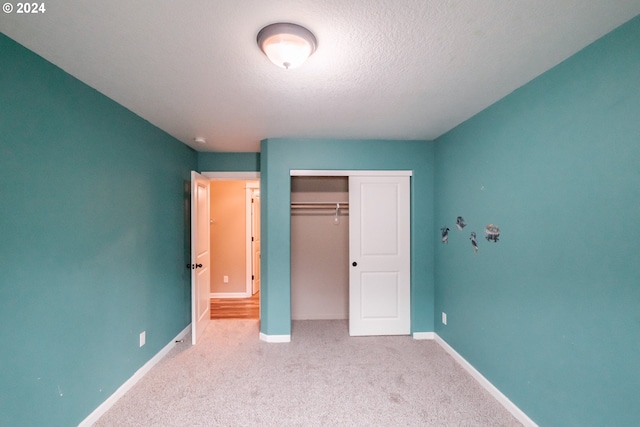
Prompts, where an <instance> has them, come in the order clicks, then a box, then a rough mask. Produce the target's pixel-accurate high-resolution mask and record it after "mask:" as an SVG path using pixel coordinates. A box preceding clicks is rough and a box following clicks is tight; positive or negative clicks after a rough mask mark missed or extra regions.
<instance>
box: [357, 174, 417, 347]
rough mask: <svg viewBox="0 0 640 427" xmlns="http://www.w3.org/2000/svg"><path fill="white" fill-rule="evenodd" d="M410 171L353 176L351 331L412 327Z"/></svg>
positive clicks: (379, 332)
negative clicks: (404, 173) (396, 174)
mask: <svg viewBox="0 0 640 427" xmlns="http://www.w3.org/2000/svg"><path fill="white" fill-rule="evenodd" d="M410 202H411V195H410V178H409V176H369V177H367V176H350V177H349V257H350V263H351V265H350V267H349V268H350V270H349V334H350V335H352V336H363V335H408V334H410V332H411V299H410V298H411V296H410V294H411V254H410V251H411V245H410V239H411V234H410V233H411V226H410V219H411V213H410Z"/></svg>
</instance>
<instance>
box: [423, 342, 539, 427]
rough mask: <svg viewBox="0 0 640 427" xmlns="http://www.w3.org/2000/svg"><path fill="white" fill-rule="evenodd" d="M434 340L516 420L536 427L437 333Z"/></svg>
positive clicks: (527, 426) (530, 426)
mask: <svg viewBox="0 0 640 427" xmlns="http://www.w3.org/2000/svg"><path fill="white" fill-rule="evenodd" d="M435 340H436V342H437V343H438V344H439V345H440V347H442V348H443V349H444V351H446V352H447V353H449V355H451V357H453V359H454V360H455V361H456V362H458V364H459V365H460V366H462V367H463V368H464V370H466V371H467V372H468V373H469V374H471V376H472V377H473V378H474V379H475V380H476V381H478V383H480V385H481V386H482V387H484V389H485V390H487V391H488V392H489V393H491V395H492V396H493V397H494V398H495V399H496V400H497V401H498V402H499V403H500V404H501V405H502V406H504V408H505V409H506V410H507V411H509V412H510V413H511V415H513V416H514V417H515V418H516V419H517V420H518V421H520V422H521V423H522V424H523V425H524V426H525V427H538V425H537V424H536V423H535V422H533V420H532V419H531V418H529V417H528V416H527V414H525V413H524V412H523V411H522V410H521V409H520V408H518V407H517V406H516V405H515V403H513V402H512V401H511V400H509V398H508V397H507V396H505V395H504V394H502V392H501V391H500V390H498V389H497V388H496V386H494V385H493V384H491V382H490V381H489V380H488V379H486V378H485V377H484V375H482V374H481V373H480V372H479V371H478V370H477V369H476V368H474V367H473V365H471V363H469V362H467V361H466V359H465V358H464V357H462V356H461V355H460V354H459V353H458V352H457V351H455V350H454V349H453V347H451V346H450V345H449V344H447V342H446V341H445V340H443V339H442V338H440V336H439V335H438V334H435Z"/></svg>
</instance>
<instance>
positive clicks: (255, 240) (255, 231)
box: [251, 189, 260, 294]
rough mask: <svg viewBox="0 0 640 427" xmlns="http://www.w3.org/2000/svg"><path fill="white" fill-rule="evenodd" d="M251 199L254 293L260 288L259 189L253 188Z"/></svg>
mask: <svg viewBox="0 0 640 427" xmlns="http://www.w3.org/2000/svg"><path fill="white" fill-rule="evenodd" d="M252 201H253V202H252V204H251V221H252V227H251V235H252V242H251V243H252V248H251V249H252V250H251V253H252V279H253V280H252V283H253V289H252V294H255V293H256V292H258V291H259V290H260V189H253V194H252Z"/></svg>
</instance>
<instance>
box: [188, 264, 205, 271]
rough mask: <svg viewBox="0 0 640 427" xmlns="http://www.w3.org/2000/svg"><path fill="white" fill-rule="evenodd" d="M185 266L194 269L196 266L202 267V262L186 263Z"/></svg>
mask: <svg viewBox="0 0 640 427" xmlns="http://www.w3.org/2000/svg"><path fill="white" fill-rule="evenodd" d="M187 268H190V269H191V270H195V269H196V268H202V264H187Z"/></svg>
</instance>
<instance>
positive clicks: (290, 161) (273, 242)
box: [260, 139, 434, 339]
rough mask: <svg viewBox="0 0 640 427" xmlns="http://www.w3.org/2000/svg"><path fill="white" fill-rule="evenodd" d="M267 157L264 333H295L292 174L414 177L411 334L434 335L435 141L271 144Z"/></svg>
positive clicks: (265, 151)
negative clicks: (354, 172) (309, 171)
mask: <svg viewBox="0 0 640 427" xmlns="http://www.w3.org/2000/svg"><path fill="white" fill-rule="evenodd" d="M261 153H262V154H261V159H260V161H261V167H260V169H261V174H260V176H261V182H260V192H261V197H262V205H261V208H262V209H261V218H262V224H263V226H262V229H261V230H262V235H261V244H262V263H261V274H262V278H261V322H260V329H261V332H263V333H265V334H268V335H289V334H290V333H291V263H290V244H289V243H290V227H291V226H290V219H291V214H290V212H291V210H290V203H291V177H290V170H292V169H321V170H412V171H413V177H412V180H411V197H412V203H411V280H412V288H411V329H412V331H413V332H426V331H433V318H434V314H433V307H434V300H433V298H434V296H433V292H434V284H433V274H434V273H433V260H434V256H433V240H434V231H433V227H432V226H431V225H432V224H433V179H434V165H433V159H434V154H433V144H432V143H431V142H429V141H340V140H299V139H268V140H265V141H263V142H262V146H261ZM425 224H428V226H425ZM292 339H295V337H293V338H292Z"/></svg>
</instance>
